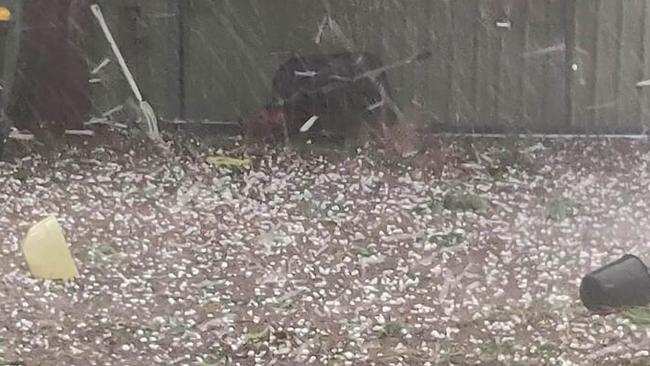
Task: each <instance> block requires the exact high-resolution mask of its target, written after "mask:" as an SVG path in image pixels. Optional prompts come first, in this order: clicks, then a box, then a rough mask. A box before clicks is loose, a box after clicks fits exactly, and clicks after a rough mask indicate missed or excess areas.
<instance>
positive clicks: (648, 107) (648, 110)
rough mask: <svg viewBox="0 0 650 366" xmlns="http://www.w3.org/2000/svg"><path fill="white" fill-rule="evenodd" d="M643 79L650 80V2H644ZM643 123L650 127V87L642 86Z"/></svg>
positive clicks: (644, 125) (640, 95)
mask: <svg viewBox="0 0 650 366" xmlns="http://www.w3.org/2000/svg"><path fill="white" fill-rule="evenodd" d="M642 14H643V15H644V16H643V32H642V34H643V53H642V55H643V77H642V79H643V80H650V4H648V2H647V1H645V2H643V12H642ZM639 97H640V99H641V123H642V126H643V127H644V128H646V129H650V88H648V87H644V88H641V90H640V94H639Z"/></svg>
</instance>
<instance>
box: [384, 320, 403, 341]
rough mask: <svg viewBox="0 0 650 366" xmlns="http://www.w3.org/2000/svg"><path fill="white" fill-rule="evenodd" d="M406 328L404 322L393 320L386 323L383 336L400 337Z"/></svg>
mask: <svg viewBox="0 0 650 366" xmlns="http://www.w3.org/2000/svg"><path fill="white" fill-rule="evenodd" d="M402 329H404V324H403V323H402V322H398V321H391V322H388V323H386V324H385V325H384V329H382V331H381V337H382V338H399V336H400V335H401V333H402Z"/></svg>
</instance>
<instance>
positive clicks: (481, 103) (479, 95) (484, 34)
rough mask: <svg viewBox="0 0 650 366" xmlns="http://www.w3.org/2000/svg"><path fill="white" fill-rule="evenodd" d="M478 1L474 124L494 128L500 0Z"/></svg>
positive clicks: (500, 37)
mask: <svg viewBox="0 0 650 366" xmlns="http://www.w3.org/2000/svg"><path fill="white" fill-rule="evenodd" d="M478 4H479V18H478V20H479V23H478V27H477V29H476V30H475V31H476V39H477V44H476V47H477V52H478V56H477V57H478V63H477V73H476V78H475V80H474V82H475V85H476V86H475V89H474V93H475V97H474V98H475V101H474V103H475V106H476V111H477V113H476V122H475V128H478V129H479V131H483V132H496V131H495V130H494V129H498V127H497V124H498V121H497V115H498V108H497V95H498V94H499V93H500V86H499V80H500V77H501V75H500V72H501V68H500V67H499V66H500V63H501V48H502V47H503V44H502V30H501V29H499V28H498V26H497V23H498V22H500V21H501V20H502V18H504V14H503V9H502V8H501V2H500V0H482V1H479V2H478Z"/></svg>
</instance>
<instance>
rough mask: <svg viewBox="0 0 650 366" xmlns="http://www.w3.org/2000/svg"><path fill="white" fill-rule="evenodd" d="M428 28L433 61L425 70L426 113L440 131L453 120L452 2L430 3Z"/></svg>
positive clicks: (428, 63) (427, 34) (444, 0)
mask: <svg viewBox="0 0 650 366" xmlns="http://www.w3.org/2000/svg"><path fill="white" fill-rule="evenodd" d="M427 4H428V7H427V8H426V11H427V12H426V16H427V18H428V19H430V20H429V21H427V23H426V24H427V26H426V27H424V26H423V28H425V29H426V35H425V37H426V38H428V39H429V40H430V41H429V42H430V45H431V47H432V51H433V57H432V58H431V60H429V61H427V63H426V64H427V67H425V68H424V69H425V70H426V71H425V75H426V79H425V80H426V89H425V91H424V92H423V95H424V108H425V111H426V112H427V113H428V114H429V115H430V116H431V119H432V122H433V124H434V126H437V127H436V129H441V128H444V127H445V125H448V124H449V123H450V120H451V114H450V112H451V109H452V108H451V101H452V70H453V68H452V67H453V63H452V57H453V30H452V25H453V24H452V5H451V1H450V0H442V1H427Z"/></svg>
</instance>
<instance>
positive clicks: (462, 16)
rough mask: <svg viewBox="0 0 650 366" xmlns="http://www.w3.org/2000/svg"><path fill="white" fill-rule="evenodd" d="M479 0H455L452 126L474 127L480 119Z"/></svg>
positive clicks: (472, 128) (453, 128)
mask: <svg viewBox="0 0 650 366" xmlns="http://www.w3.org/2000/svg"><path fill="white" fill-rule="evenodd" d="M478 17H479V14H478V2H477V1H473V0H453V1H452V29H453V47H452V62H451V64H452V72H451V76H452V88H451V113H450V114H451V119H450V124H451V125H450V128H451V129H452V130H458V131H473V130H474V128H475V123H476V121H477V115H476V104H475V102H476V100H475V95H476V94H475V82H474V80H475V79H476V72H477V71H476V69H477V55H478V53H477V52H476V41H477V40H476V28H477V23H478V22H477V20H478Z"/></svg>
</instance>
